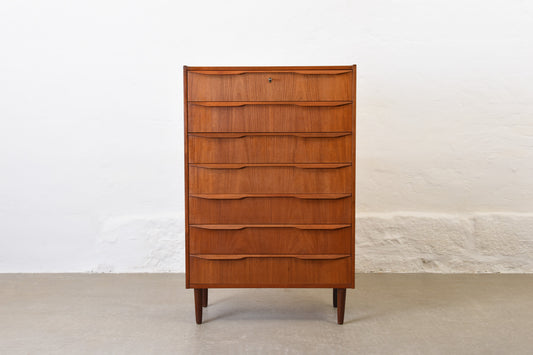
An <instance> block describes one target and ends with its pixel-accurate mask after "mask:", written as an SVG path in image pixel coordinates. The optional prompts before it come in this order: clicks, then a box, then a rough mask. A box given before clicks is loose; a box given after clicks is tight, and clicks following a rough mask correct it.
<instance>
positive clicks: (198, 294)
mask: <svg viewBox="0 0 533 355" xmlns="http://www.w3.org/2000/svg"><path fill="white" fill-rule="evenodd" d="M202 295H203V292H202V289H201V288H195V289H194V310H195V312H196V324H202V300H203V297H202Z"/></svg>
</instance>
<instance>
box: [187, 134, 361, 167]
mask: <svg viewBox="0 0 533 355" xmlns="http://www.w3.org/2000/svg"><path fill="white" fill-rule="evenodd" d="M351 142H352V135H351V134H350V133H192V134H189V161H190V162H191V163H345V162H349V161H350V160H351V154H352V144H351Z"/></svg>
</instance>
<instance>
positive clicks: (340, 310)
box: [337, 288, 346, 324]
mask: <svg viewBox="0 0 533 355" xmlns="http://www.w3.org/2000/svg"><path fill="white" fill-rule="evenodd" d="M345 303H346V289H345V288H338V289H337V323H338V324H343V323H344V305H345Z"/></svg>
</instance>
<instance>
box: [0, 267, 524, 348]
mask: <svg viewBox="0 0 533 355" xmlns="http://www.w3.org/2000/svg"><path fill="white" fill-rule="evenodd" d="M356 285H357V288H356V289H355V290H348V292H347V299H346V303H347V304H346V307H347V309H346V317H345V324H344V325H337V324H336V313H335V308H333V307H332V305H331V297H332V296H331V290H329V289H263V290H259V289H213V290H210V293H209V307H208V308H206V309H204V324H202V325H196V324H195V322H194V305H193V292H192V290H185V288H184V277H183V275H182V274H40V275H39V274H37V275H35V274H3V275H0V354H32V353H35V354H48V353H57V354H80V353H81V354H84V353H86V354H177V353H184V354H239V353H252V354H254V353H257V354H333V353H351V354H353V353H361V354H531V353H533V275H501V274H500V275H435V274H418V275H409V274H361V275H357V277H356Z"/></svg>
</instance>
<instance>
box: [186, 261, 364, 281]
mask: <svg viewBox="0 0 533 355" xmlns="http://www.w3.org/2000/svg"><path fill="white" fill-rule="evenodd" d="M189 266H190V269H189V272H190V275H189V276H190V285H191V287H199V286H204V287H206V288H207V287H339V288H340V287H353V280H354V275H352V258H351V257H350V256H349V255H298V256H257V255H254V256H246V255H244V256H237V255H226V256H222V255H191V256H190V265H189Z"/></svg>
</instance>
